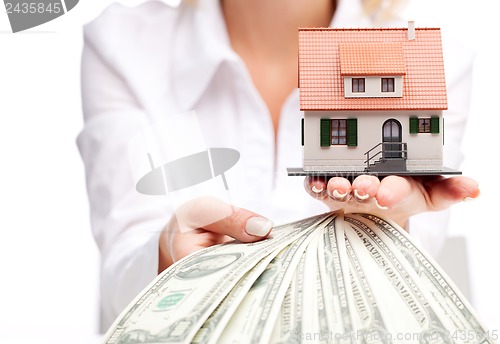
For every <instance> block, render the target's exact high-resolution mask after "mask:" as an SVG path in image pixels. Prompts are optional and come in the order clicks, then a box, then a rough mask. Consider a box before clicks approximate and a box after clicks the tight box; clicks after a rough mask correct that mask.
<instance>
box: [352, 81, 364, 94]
mask: <svg viewBox="0 0 500 344" xmlns="http://www.w3.org/2000/svg"><path fill="white" fill-rule="evenodd" d="M352 92H353V93H363V92H365V78H353V79H352Z"/></svg>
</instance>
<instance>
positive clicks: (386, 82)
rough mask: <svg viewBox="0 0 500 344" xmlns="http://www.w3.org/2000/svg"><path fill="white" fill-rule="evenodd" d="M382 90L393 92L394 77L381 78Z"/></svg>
mask: <svg viewBox="0 0 500 344" xmlns="http://www.w3.org/2000/svg"><path fill="white" fill-rule="evenodd" d="M382 92H394V78H382Z"/></svg>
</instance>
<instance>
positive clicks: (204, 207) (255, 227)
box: [175, 197, 273, 242]
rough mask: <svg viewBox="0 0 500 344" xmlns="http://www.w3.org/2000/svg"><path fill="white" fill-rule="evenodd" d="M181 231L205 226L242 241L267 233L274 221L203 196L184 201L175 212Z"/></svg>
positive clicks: (252, 239) (256, 239) (262, 236)
mask: <svg viewBox="0 0 500 344" xmlns="http://www.w3.org/2000/svg"><path fill="white" fill-rule="evenodd" d="M175 217H176V220H177V223H178V226H179V230H180V232H181V233H182V232H186V231H190V230H193V229H203V230H206V231H209V232H213V233H218V234H224V235H228V236H230V237H232V238H234V239H237V240H239V241H242V242H254V241H258V240H260V239H262V238H264V237H266V236H267V235H268V234H269V233H270V232H271V229H272V227H273V223H272V222H271V221H270V220H268V219H266V218H264V217H262V216H260V215H258V214H256V213H254V212H252V211H249V210H247V209H243V208H238V207H235V206H233V205H230V204H227V203H225V202H223V201H221V200H219V199H216V198H213V197H202V198H197V199H194V200H191V201H189V202H186V203H184V204H183V205H182V206H181V207H179V208H178V209H177V211H176V212H175Z"/></svg>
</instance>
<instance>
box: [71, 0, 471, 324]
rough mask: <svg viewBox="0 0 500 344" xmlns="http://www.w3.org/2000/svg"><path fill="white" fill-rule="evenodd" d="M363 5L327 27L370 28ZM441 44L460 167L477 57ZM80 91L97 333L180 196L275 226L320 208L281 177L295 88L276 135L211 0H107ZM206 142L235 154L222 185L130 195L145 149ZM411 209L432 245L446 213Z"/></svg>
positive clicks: (153, 259)
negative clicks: (96, 264)
mask: <svg viewBox="0 0 500 344" xmlns="http://www.w3.org/2000/svg"><path fill="white" fill-rule="evenodd" d="M361 13H362V11H361V5H360V2H359V1H352V0H350V1H340V3H339V6H338V8H337V11H336V13H335V16H334V18H333V22H332V26H334V27H369V26H373V24H372V23H371V21H370V19H369V18H367V17H365V16H362V15H361ZM444 41H445V63H446V77H447V84H448V97H449V110H448V111H447V112H446V114H445V117H446V122H445V124H446V133H445V139H446V146H445V164H446V166H449V167H453V168H457V167H458V166H459V164H460V162H461V161H462V155H461V152H460V141H461V138H462V134H463V131H464V128H465V121H466V116H467V110H468V107H469V104H468V102H469V93H470V80H471V75H470V74H471V73H470V72H471V66H472V60H473V55H472V54H471V53H470V52H469V51H467V50H464V49H463V48H461V47H460V46H459V45H458V44H456V43H450V41H448V40H444ZM82 97H83V110H84V118H85V126H84V128H83V130H82V132H81V134H80V135H79V137H78V140H77V143H78V147H79V149H80V153H81V156H82V159H83V161H84V163H85V169H86V179H87V189H88V196H89V201H90V208H91V223H92V231H93V235H94V237H95V240H96V242H97V244H98V246H99V249H100V252H101V258H102V265H101V311H102V312H101V315H102V317H101V325H102V329H103V330H104V329H106V328H107V327H108V326H109V325H110V324H111V322H112V321H113V320H114V319H115V318H116V317H117V316H118V315H119V313H120V312H121V311H122V309H123V308H124V307H125V306H126V305H127V304H128V303H129V302H130V301H131V300H132V299H133V298H134V297H135V295H136V294H137V293H139V292H140V291H141V290H142V289H143V288H144V287H145V286H146V285H147V284H148V283H149V282H150V281H151V280H152V279H154V277H155V276H156V275H157V269H158V239H159V235H160V231H161V230H162V228H163V227H164V226H165V225H166V223H167V222H168V220H169V218H170V217H171V215H172V213H173V211H174V209H175V208H176V207H177V206H178V205H179V204H181V203H182V202H183V201H185V200H187V199H189V198H192V197H196V196H199V195H205V194H210V195H215V196H216V197H219V198H222V199H224V200H226V201H227V202H229V203H231V204H235V205H237V206H241V207H245V208H248V209H250V210H252V211H255V212H257V213H260V214H261V215H263V216H266V217H268V218H269V219H271V220H273V221H274V223H275V224H279V223H283V222H289V221H292V220H294V219H300V218H303V217H306V216H310V215H313V214H318V213H322V212H325V211H327V210H328V209H327V208H326V207H325V206H324V205H323V204H322V203H321V202H319V201H317V200H314V199H312V198H311V197H310V196H308V195H307V194H306V192H305V190H304V187H303V178H301V177H288V176H287V173H286V168H287V167H299V166H301V165H302V146H301V136H300V122H301V118H302V113H301V112H300V111H299V98H298V90H294V91H293V92H292V93H291V94H290V95H289V97H288V99H287V100H286V102H285V103H284V105H283V108H282V112H281V117H280V122H279V128H278V134H277V137H276V138H275V135H274V129H273V125H272V122H271V119H270V116H269V113H268V110H267V108H266V105H265V103H264V101H263V100H262V98H261V97H260V95H259V93H258V92H257V90H256V88H255V86H254V85H253V83H252V80H251V78H250V75H249V73H248V71H247V69H246V67H245V65H244V63H243V62H242V60H241V59H240V58H239V56H238V55H237V54H236V53H235V52H234V51H233V50H232V49H231V46H230V42H229V39H228V36H227V32H226V28H225V24H224V20H223V17H222V14H221V11H220V6H219V1H218V0H203V1H198V2H197V3H196V5H190V4H187V3H186V4H184V3H182V4H181V5H180V6H179V7H178V8H175V7H172V6H169V5H168V4H166V3H164V2H158V1H152V2H146V3H144V4H142V5H140V6H138V7H135V8H129V7H124V6H122V5H117V4H115V5H112V6H110V7H109V8H107V9H106V10H105V11H104V12H103V13H102V14H101V15H100V16H99V17H98V18H97V19H95V20H94V21H93V22H91V23H90V24H88V25H86V27H85V46H84V51H83V57H82ZM192 110H194V111H196V115H194V113H193V112H190V111H192ZM179 114H180V115H179ZM210 147H226V148H232V149H236V150H237V151H239V153H240V159H239V161H238V163H237V164H236V165H235V166H234V167H232V168H231V169H229V170H228V171H226V173H225V179H226V181H227V186H228V189H229V190H226V189H225V188H224V183H223V181H222V179H221V177H215V178H213V179H211V180H208V181H206V182H203V183H200V184H197V185H194V186H192V187H189V188H186V189H183V190H181V191H173V192H168V194H167V195H166V196H151V195H143V194H141V193H139V192H137V191H136V189H135V186H136V183H137V181H138V180H139V179H140V178H141V177H142V176H143V175H145V174H147V173H148V171H151V167H152V166H151V163H150V161H149V157H148V154H150V157H151V162H152V164H153V166H159V165H161V164H164V163H166V162H168V161H173V160H175V159H177V158H180V157H182V156H186V155H189V154H194V153H197V152H199V151H202V150H205V149H207V148H210ZM418 217H420V219H419V220H421V221H412V222H411V225H410V228H411V232H412V233H413V234H414V235H415V236H417V237H418V238H420V240H421V242H422V243H423V244H424V246H425V247H426V248H427V249H428V250H430V251H431V252H433V253H436V252H437V251H438V250H439V248H440V245H441V244H442V242H443V240H444V239H445V237H446V221H447V213H446V212H444V213H440V214H425V215H419V216H418ZM412 220H413V219H412Z"/></svg>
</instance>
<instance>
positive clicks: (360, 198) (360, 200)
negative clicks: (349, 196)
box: [354, 189, 370, 202]
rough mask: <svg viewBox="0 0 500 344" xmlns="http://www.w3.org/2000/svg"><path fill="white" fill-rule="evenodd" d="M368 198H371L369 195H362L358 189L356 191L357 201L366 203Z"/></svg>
mask: <svg viewBox="0 0 500 344" xmlns="http://www.w3.org/2000/svg"><path fill="white" fill-rule="evenodd" d="M368 197H370V195H369V194H365V195H360V194H359V192H358V189H354V198H355V199H356V201H358V202H363V201H366V200H367V199H368Z"/></svg>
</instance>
